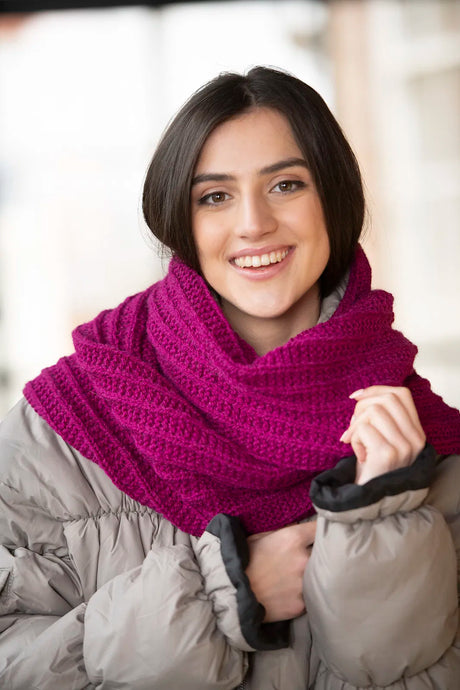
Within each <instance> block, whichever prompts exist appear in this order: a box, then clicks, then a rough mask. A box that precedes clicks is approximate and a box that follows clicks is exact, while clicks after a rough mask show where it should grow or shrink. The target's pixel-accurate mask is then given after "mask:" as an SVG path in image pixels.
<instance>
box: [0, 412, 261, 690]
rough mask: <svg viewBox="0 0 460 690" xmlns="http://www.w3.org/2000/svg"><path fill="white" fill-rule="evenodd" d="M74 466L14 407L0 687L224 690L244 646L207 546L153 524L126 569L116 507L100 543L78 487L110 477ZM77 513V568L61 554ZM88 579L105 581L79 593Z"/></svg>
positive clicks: (93, 505)
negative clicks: (81, 532) (82, 545)
mask: <svg viewBox="0 0 460 690" xmlns="http://www.w3.org/2000/svg"><path fill="white" fill-rule="evenodd" d="M37 420H38V422H37ZM66 453H67V455H66ZM80 457H81V456H80ZM84 460H85V459H84V458H83V459H81V461H84ZM85 462H86V463H87V464H86V465H81V464H79V463H80V460H78V461H77V460H76V456H75V452H72V449H69V448H68V447H67V450H66V447H65V444H64V442H63V441H62V439H59V437H57V436H56V435H55V434H54V432H52V430H51V429H49V427H48V426H47V425H45V424H44V423H43V422H42V420H40V419H39V418H38V416H37V415H36V414H35V412H34V411H33V410H32V409H31V408H30V407H29V406H27V404H26V403H24V402H22V403H21V405H20V406H19V407H18V408H17V409H16V410H15V411H14V412H12V413H10V415H9V417H8V418H7V420H6V421H5V422H4V424H3V425H2V429H1V433H0V544H1V546H0V687H1V688H8V689H9V690H35V689H37V690H38V689H39V690H62V689H63V688H65V689H66V690H79V689H83V688H85V689H88V690H89V689H92V688H100V689H107V690H108V689H109V688H115V687H116V688H117V689H119V690H121V689H125V690H137V689H140V688H149V690H170V689H171V688H175V690H181V689H182V688H184V690H185V689H187V690H189V689H191V690H193V689H196V690H198V689H200V690H205V689H209V690H214V689H218V688H219V689H222V690H232V689H233V688H235V687H236V686H238V685H239V684H240V683H241V681H242V679H243V677H244V674H245V672H246V668H247V653H246V652H247V651H248V650H251V649H252V647H251V645H250V644H248V643H247V641H246V640H245V639H244V637H243V636H242V634H241V631H240V627H239V623H238V615H237V613H236V608H235V607H236V590H235V586H234V584H233V583H232V582H231V580H230V579H229V577H228V575H227V572H226V568H225V565H224V563H223V561H222V558H221V556H220V549H219V548H216V547H215V546H213V541H214V540H216V539H217V538H216V537H215V536H214V535H212V534H210V533H207V534H206V535H204V537H203V539H202V541H200V540H191V539H190V538H189V537H188V536H187V535H185V534H183V533H180V531H177V530H175V528H173V527H172V525H171V524H170V523H168V522H167V521H165V520H162V519H161V518H158V524H157V525H156V527H154V528H152V539H151V543H150V544H149V545H148V546H147V547H146V548H145V553H143V554H142V558H137V556H136V558H135V559H134V560H133V556H132V553H131V552H130V550H129V548H128V549H127V548H126V544H125V545H124V546H123V548H120V547H119V545H118V541H119V539H118V537H117V531H116V530H117V528H116V525H117V524H118V523H117V522H116V520H117V515H116V510H115V509H114V511H113V512H112V513H111V514H110V515H108V516H107V517H108V518H110V519H111V520H113V525H115V527H114V528H113V529H111V533H110V539H106V538H105V536H104V533H103V532H102V530H101V524H100V523H98V522H97V520H96V519H93V518H94V517H97V516H98V515H99V513H100V512H101V506H100V505H99V504H98V502H97V500H96V499H95V498H94V496H93V495H92V493H91V490H88V489H85V487H87V486H88V477H91V482H92V483H93V489H94V485H97V487H96V488H97V490H98V491H100V490H101V487H102V486H103V487H104V490H105V489H106V488H107V483H106V482H107V481H110V480H107V477H106V476H105V475H104V474H103V473H102V471H99V468H97V466H95V465H93V463H89V461H85ZM76 468H77V469H76ZM94 472H99V474H92V473H94ZM94 477H96V479H95V478H94ZM91 482H89V483H90V484H91ZM110 487H111V488H110V489H107V490H108V491H114V492H118V490H117V489H116V488H115V487H113V485H112V484H111V483H110ZM82 493H84V494H85V495H84V497H82V496H81V494H82ZM119 493H120V495H121V492H119ZM125 499H126V497H125V496H124V495H123V496H122V497H121V499H120V500H125ZM129 500H131V499H129ZM69 505H72V506H74V505H75V506H77V508H76V509H75V513H76V514H75V519H73V518H72V515H70V516H69V515H67V514H66V515H64V512H65V510H67V508H68V506H69ZM137 505H138V504H137ZM80 506H81V510H87V511H88V513H89V514H90V517H89V519H88V520H85V521H84V522H85V530H92V533H93V534H94V535H95V537H94V538H95V539H96V544H97V546H98V550H99V553H97V552H96V549H92V548H91V549H90V550H89V552H88V557H87V558H86V560H85V559H82V558H81V553H79V554H78V558H75V551H74V552H72V550H71V549H70V548H69V534H71V533H72V530H73V529H74V527H75V524H76V523H78V522H79V521H81V515H78V510H79V507H80ZM140 508H142V507H140ZM98 510H99V513H98ZM144 511H145V509H144ZM155 515H156V514H155ZM137 517H138V516H137ZM157 517H158V516H157ZM129 519H131V518H129ZM132 519H133V520H134V519H136V516H134V517H133V518H132ZM111 524H112V523H111ZM86 533H87V532H85V534H86ZM176 533H178V536H176V537H174V538H173V536H172V535H173V534H176ZM91 543H93V542H91ZM144 546H145V544H144ZM133 548H134V545H133ZM141 551H142V549H141ZM107 552H109V553H107ZM101 554H105V557H104V559H103V560H104V563H105V566H104V567H106V568H107V563H110V564H113V573H108V572H105V573H104V575H103V577H102V574H101V573H98V572H97V571H98V566H100V564H101V562H102V561H98V558H99V557H100V555H101ZM134 561H135V562H134ZM99 569H100V568H99ZM90 571H91V572H93V571H94V572H95V573H96V575H95V577H96V576H97V577H96V579H101V578H102V579H103V580H105V581H104V582H103V584H101V586H94V587H93V586H92V585H91V586H89V585H88V582H90V580H91V577H89V576H88V573H89V572H90ZM111 574H112V575H113V576H110V575H111Z"/></svg>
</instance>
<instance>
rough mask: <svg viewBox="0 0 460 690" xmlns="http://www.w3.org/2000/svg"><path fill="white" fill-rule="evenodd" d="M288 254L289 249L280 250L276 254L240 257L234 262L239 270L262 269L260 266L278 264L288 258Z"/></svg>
mask: <svg viewBox="0 0 460 690" xmlns="http://www.w3.org/2000/svg"><path fill="white" fill-rule="evenodd" d="M288 252H289V250H288V249H283V250H280V249H279V250H278V251H276V252H270V254H261V255H260V256H239V257H238V258H237V259H234V262H235V264H236V265H237V266H238V267H239V268H260V266H269V265H270V264H278V263H279V262H280V261H282V260H283V259H285V258H286V256H287V255H288Z"/></svg>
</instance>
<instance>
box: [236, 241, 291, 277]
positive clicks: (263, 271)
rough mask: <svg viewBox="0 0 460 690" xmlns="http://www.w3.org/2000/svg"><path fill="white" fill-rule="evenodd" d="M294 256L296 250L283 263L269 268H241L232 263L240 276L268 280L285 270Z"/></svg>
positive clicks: (270, 265)
mask: <svg viewBox="0 0 460 690" xmlns="http://www.w3.org/2000/svg"><path fill="white" fill-rule="evenodd" d="M293 254H294V249H293V248H291V249H289V251H288V253H287V254H286V256H285V257H284V259H282V260H281V261H278V263H276V264H269V265H268V266H261V267H260V268H240V266H237V265H236V264H234V263H232V262H230V265H231V266H232V268H234V269H235V271H237V273H239V274H240V275H242V276H244V277H245V278H248V280H268V279H269V278H273V277H274V276H276V275H278V273H280V272H281V271H282V270H283V268H284V267H285V266H286V265H287V264H288V263H289V262H290V260H291V257H292V255H293Z"/></svg>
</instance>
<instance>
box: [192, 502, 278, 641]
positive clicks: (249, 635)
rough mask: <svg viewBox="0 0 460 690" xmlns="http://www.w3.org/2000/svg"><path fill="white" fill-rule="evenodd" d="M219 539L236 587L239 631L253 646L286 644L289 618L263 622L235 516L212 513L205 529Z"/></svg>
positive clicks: (228, 572)
mask: <svg viewBox="0 0 460 690" xmlns="http://www.w3.org/2000/svg"><path fill="white" fill-rule="evenodd" d="M206 531H207V532H210V533H211V534H214V535H215V536H216V537H218V538H219V539H220V544H221V553H222V559H223V561H224V565H225V569H226V571H227V574H228V576H229V578H230V580H231V582H232V584H233V586H234V587H235V589H236V601H237V606H238V617H239V620H240V626H241V632H242V633H243V635H244V638H245V640H246V642H247V643H248V644H249V645H250V646H251V647H253V649H260V650H262V649H265V650H271V649H281V648H282V647H287V646H288V644H289V621H280V622H278V623H263V619H264V616H265V609H264V607H263V606H262V604H260V603H259V602H258V601H257V599H256V598H255V596H254V593H253V591H252V590H251V585H250V584H249V580H248V577H247V575H246V573H245V569H246V568H247V566H248V563H249V549H248V543H247V540H246V533H245V531H244V528H243V526H242V524H241V522H240V520H239V519H238V518H237V517H234V516H232V515H224V514H223V513H221V514H219V515H216V516H215V517H214V518H213V519H212V520H211V522H210V523H209V525H208V526H207V528H206Z"/></svg>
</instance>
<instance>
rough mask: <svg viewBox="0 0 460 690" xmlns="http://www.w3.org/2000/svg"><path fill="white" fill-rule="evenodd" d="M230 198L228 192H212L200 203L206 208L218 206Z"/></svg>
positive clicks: (202, 198)
mask: <svg viewBox="0 0 460 690" xmlns="http://www.w3.org/2000/svg"><path fill="white" fill-rule="evenodd" d="M229 198H230V194H227V193H226V192H210V193H209V194H205V195H204V196H202V197H201V199H199V201H198V203H199V204H201V205H204V206H218V205H219V204H222V203H223V202H224V201H227V199H229Z"/></svg>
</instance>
